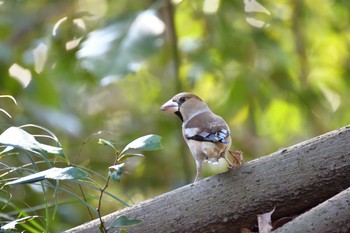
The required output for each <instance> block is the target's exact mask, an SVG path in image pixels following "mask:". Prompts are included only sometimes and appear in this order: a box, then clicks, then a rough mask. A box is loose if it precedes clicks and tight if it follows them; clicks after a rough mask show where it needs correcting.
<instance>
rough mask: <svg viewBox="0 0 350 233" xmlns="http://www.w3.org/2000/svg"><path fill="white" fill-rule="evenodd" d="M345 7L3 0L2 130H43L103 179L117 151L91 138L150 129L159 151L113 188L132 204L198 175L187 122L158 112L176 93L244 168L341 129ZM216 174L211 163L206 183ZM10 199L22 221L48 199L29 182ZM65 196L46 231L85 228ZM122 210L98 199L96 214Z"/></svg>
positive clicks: (349, 43) (347, 30)
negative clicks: (214, 118) (215, 119)
mask: <svg viewBox="0 0 350 233" xmlns="http://www.w3.org/2000/svg"><path fill="white" fill-rule="evenodd" d="M349 9H350V2H349V1H345V0H340V1H334V0H321V1H317V4H316V2H315V1H300V0H297V1H292V0H289V1H288V0H282V1H281V0H280V1H277V0H273V1H266V0H260V1H259V2H258V1H256V0H239V1H230V0H191V1H185V0H184V1H182V0H173V1H168V0H158V1H127V0H118V1H116V0H76V1H71V0H60V1H48V0H37V1H26V0H0V95H12V96H13V97H14V98H16V100H17V102H18V105H17V106H16V105H15V104H13V102H12V101H11V100H9V99H0V108H2V109H5V110H6V111H7V112H8V113H9V114H11V116H12V118H8V117H7V116H6V115H4V114H2V115H0V128H1V132H2V131H4V130H5V129H6V128H8V127H10V126H20V125H23V124H29V123H33V124H37V125H41V126H43V127H45V128H48V129H50V130H52V131H53V132H54V133H55V134H56V136H57V137H58V139H59V140H60V142H61V144H62V147H63V150H64V152H65V154H66V155H67V156H68V157H69V159H70V161H71V162H72V163H75V164H78V165H82V166H85V167H87V168H89V169H92V170H94V171H96V172H98V173H100V174H102V175H104V176H107V173H108V166H110V165H112V163H113V161H114V155H113V151H111V150H110V149H108V148H107V147H103V146H101V145H98V144H97V141H98V138H101V137H102V138H105V139H107V140H110V141H113V142H115V144H116V147H117V148H120V150H121V149H123V148H124V146H125V145H126V144H128V143H129V142H130V141H132V140H133V139H135V138H138V137H140V136H143V135H146V134H151V133H153V134H158V135H160V136H162V138H163V140H162V144H163V149H162V150H159V151H154V152H147V153H146V154H145V157H144V158H135V159H129V160H128V161H127V167H126V170H125V171H124V174H123V176H122V179H121V181H120V182H114V183H111V185H110V187H109V189H108V191H110V192H111V193H113V194H115V195H116V196H118V197H120V198H121V199H122V200H124V201H125V202H127V203H128V204H130V205H132V204H134V203H137V202H140V201H142V200H146V199H149V198H152V197H154V196H156V195H159V194H162V193H165V192H168V191H171V190H173V189H175V188H178V187H181V186H183V185H185V184H188V183H190V182H192V181H193V178H194V176H195V163H194V160H193V158H192V156H191V155H190V152H189V150H188V149H187V147H186V145H185V144H184V142H183V139H182V136H181V122H180V121H179V120H178V118H177V117H176V116H175V115H172V114H169V113H164V112H161V111H160V110H159V107H160V106H161V105H162V104H163V103H164V102H165V101H167V100H168V99H170V98H171V97H172V96H173V95H175V94H176V93H178V92H182V91H187V92H193V93H195V94H197V95H199V96H200V97H201V98H202V99H204V100H205V101H206V102H207V104H208V105H209V106H210V107H211V109H212V110H213V111H214V112H215V113H217V114H218V115H221V116H222V117H223V118H224V119H226V121H227V122H228V123H229V126H230V128H231V132H232V138H233V149H235V150H241V151H243V153H244V155H245V157H244V158H245V161H249V160H252V159H255V158H258V157H260V156H263V155H267V154H269V153H271V152H274V151H276V150H279V149H281V148H285V147H288V146H291V145H293V144H295V143H298V142H301V141H304V140H306V139H308V138H311V137H314V136H317V135H320V134H323V133H325V132H327V131H330V130H333V129H336V128H339V127H341V126H345V125H347V124H349V122H350V120H349V119H350V110H349V104H350V92H349V91H348V89H349V87H350V78H349V75H350V54H349V50H350V11H349ZM99 131H103V133H102V134H101V135H99V136H98V137H95V136H94V134H95V133H97V132H99ZM87 138H90V140H87V141H86V139H87ZM84 142H85V143H84ZM80 150H81V151H80ZM78 155H79V156H78ZM6 159H8V160H10V162H9V163H12V164H20V163H21V161H19V160H18V158H17V157H12V158H6ZM11 160H12V161H11ZM224 171H226V165H225V163H220V165H219V166H215V165H205V167H204V172H203V177H206V176H210V175H213V174H216V173H220V172H224ZM11 192H12V195H13V198H19V199H20V200H22V202H23V203H24V204H23V207H22V208H24V207H26V208H28V211H29V212H30V211H31V208H33V206H36V207H38V206H40V204H42V195H41V193H40V191H38V190H35V189H33V188H31V187H26V188H18V187H17V188H14V189H12V191H11ZM59 201H60V202H61V203H62V204H61V205H60V206H59V208H58V211H57V215H56V217H55V219H54V220H52V221H54V222H55V224H54V225H55V226H52V227H53V229H52V231H53V232H58V231H61V230H63V229H68V228H70V227H73V226H76V225H78V224H80V223H83V222H85V221H88V220H89V216H88V214H87V211H86V208H85V207H84V206H83V205H81V204H80V203H77V202H76V201H75V199H74V198H71V197H67V199H65V197H64V196H63V197H62V199H60V200H59ZM106 202H107V201H106ZM29 203H30V204H29ZM91 203H92V205H95V202H94V199H93V198H92V199H91ZM124 207H125V206H124V205H123V204H121V203H118V202H113V203H106V204H105V206H104V207H103V214H106V213H110V212H113V211H116V210H119V209H121V208H124ZM33 209H36V211H37V212H38V214H39V215H40V210H39V209H40V208H33ZM4 212H11V211H10V210H4ZM13 213H15V212H13Z"/></svg>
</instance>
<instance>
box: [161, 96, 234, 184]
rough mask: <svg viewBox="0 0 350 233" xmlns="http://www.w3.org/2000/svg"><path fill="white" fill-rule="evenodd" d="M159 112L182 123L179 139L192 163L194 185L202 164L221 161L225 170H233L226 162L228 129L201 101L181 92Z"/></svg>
mask: <svg viewBox="0 0 350 233" xmlns="http://www.w3.org/2000/svg"><path fill="white" fill-rule="evenodd" d="M160 110H162V111H166V112H172V113H175V114H176V115H177V116H178V117H179V118H180V119H181V121H182V122H183V123H182V135H183V137H184V139H185V141H186V143H187V145H188V147H189V149H190V151H191V153H192V155H193V157H194V159H195V161H196V168H197V173H196V178H195V180H194V181H198V180H199V176H200V172H201V167H202V162H203V161H207V162H211V163H216V162H218V160H219V159H220V158H224V159H225V160H226V161H227V162H228V163H229V167H233V164H232V163H231V162H230V161H229V160H228V159H227V158H226V152H227V151H228V150H229V149H230V146H231V136H230V129H229V127H228V125H227V123H226V122H225V120H224V119H222V117H220V116H218V115H216V114H214V113H213V112H212V111H211V110H210V108H209V107H208V105H207V104H206V103H205V102H204V101H203V100H202V99H201V98H199V97H198V96H196V95H194V94H191V93H187V92H182V93H179V94H177V95H175V96H174V97H173V98H172V99H170V100H169V101H167V102H166V103H165V104H164V105H163V106H162V107H161V108H160ZM230 154H231V155H232V153H230ZM239 163H240V162H239Z"/></svg>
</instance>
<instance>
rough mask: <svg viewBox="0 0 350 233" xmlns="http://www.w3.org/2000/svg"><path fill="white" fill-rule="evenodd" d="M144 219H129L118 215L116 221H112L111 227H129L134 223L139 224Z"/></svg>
mask: <svg viewBox="0 0 350 233" xmlns="http://www.w3.org/2000/svg"><path fill="white" fill-rule="evenodd" d="M142 222H143V221H142V220H140V219H128V217H126V216H124V215H123V216H120V217H118V218H117V219H116V220H115V221H114V222H112V223H111V225H110V226H109V228H110V227H128V226H132V225H137V224H140V223H142Z"/></svg>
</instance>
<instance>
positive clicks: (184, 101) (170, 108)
mask: <svg viewBox="0 0 350 233" xmlns="http://www.w3.org/2000/svg"><path fill="white" fill-rule="evenodd" d="M203 107H207V105H206V104H205V103H204V102H203V100H202V99H201V98H199V97H198V96H196V95H195V94H192V93H188V92H182V93H179V94H176V95H175V96H174V97H173V98H171V99H170V100H168V101H167V102H166V103H165V104H163V105H162V107H161V108H160V110H162V111H165V112H172V113H175V114H176V115H177V116H178V117H179V118H180V119H181V121H184V120H186V118H189V117H191V116H192V115H193V114H196V113H197V112H198V111H199V110H200V109H201V108H203Z"/></svg>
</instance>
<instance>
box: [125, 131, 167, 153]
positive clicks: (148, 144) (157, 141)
mask: <svg viewBox="0 0 350 233" xmlns="http://www.w3.org/2000/svg"><path fill="white" fill-rule="evenodd" d="M161 139H162V137H161V136H159V135H156V134H149V135H146V136H143V137H140V138H138V139H136V140H134V141H132V142H130V143H129V144H128V145H127V146H126V147H125V148H124V150H123V151H122V153H121V154H127V152H128V151H129V150H141V151H152V150H159V149H161V148H162V145H161Z"/></svg>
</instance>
